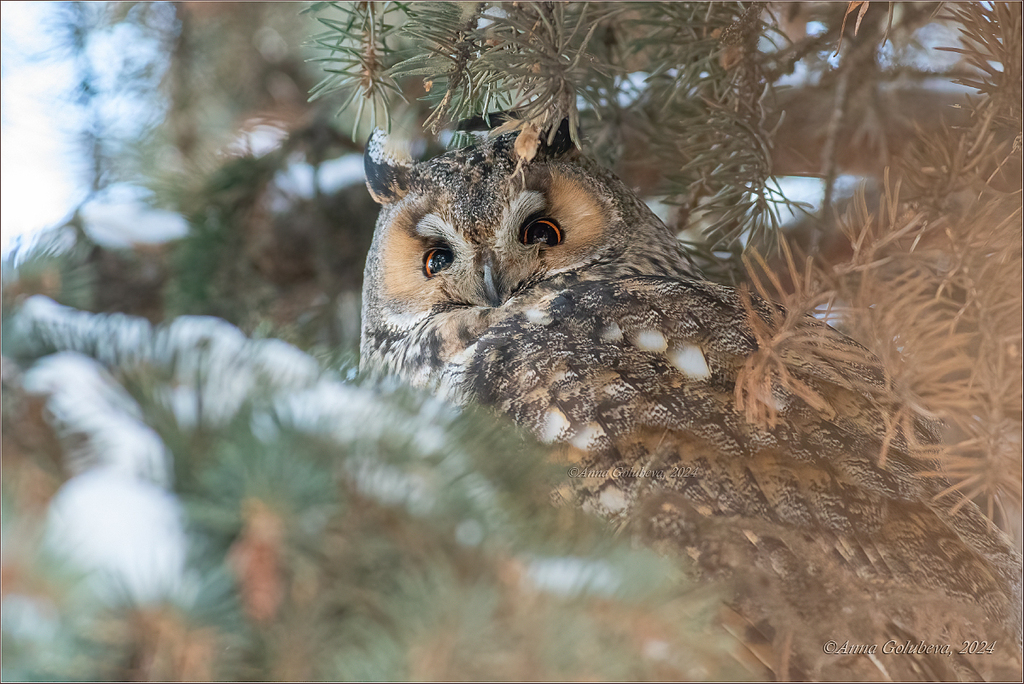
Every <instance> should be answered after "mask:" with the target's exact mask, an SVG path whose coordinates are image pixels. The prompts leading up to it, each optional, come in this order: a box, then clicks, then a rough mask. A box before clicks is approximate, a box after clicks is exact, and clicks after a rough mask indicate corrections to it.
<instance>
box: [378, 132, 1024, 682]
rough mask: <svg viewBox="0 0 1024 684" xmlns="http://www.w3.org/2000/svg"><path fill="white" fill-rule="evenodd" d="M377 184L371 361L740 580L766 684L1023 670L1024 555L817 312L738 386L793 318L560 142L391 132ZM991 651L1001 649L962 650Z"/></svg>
mask: <svg viewBox="0 0 1024 684" xmlns="http://www.w3.org/2000/svg"><path fill="white" fill-rule="evenodd" d="M365 167H366V177H367V187H368V188H369V190H370V193H371V195H372V196H373V198H374V199H375V200H376V201H377V202H378V203H379V204H380V205H381V209H380V214H379V218H378V221H377V225H376V230H375V234H374V237H373V243H372V247H371V249H370V253H369V255H368V258H367V262H366V270H365V275H364V290H363V309H362V338H361V364H362V366H363V368H364V369H370V370H373V371H376V372H384V373H392V374H397V375H399V376H401V377H403V378H405V379H406V380H408V381H409V382H410V383H412V384H413V385H416V386H420V387H429V388H431V389H433V390H434V391H437V392H439V393H441V394H443V395H444V396H446V397H448V398H450V399H451V400H453V401H456V402H460V403H468V402H475V403H478V404H483V405H486V406H489V407H492V408H493V409H494V410H496V411H498V412H501V413H504V414H507V415H509V416H511V417H512V418H513V419H514V420H515V421H517V422H518V423H519V424H521V425H523V426H525V427H526V428H528V429H529V430H530V431H532V432H533V433H534V434H535V435H536V437H537V438H539V439H540V440H542V441H544V442H547V443H550V444H552V445H554V446H553V449H554V452H555V454H556V455H555V456H554V457H555V458H558V459H561V460H562V461H564V463H565V464H566V473H567V477H566V482H565V484H564V486H563V487H562V488H561V489H560V490H559V496H560V497H561V498H563V499H567V500H571V501H572V502H574V503H575V504H576V505H579V506H582V507H583V508H584V509H586V510H589V511H593V512H594V513H596V514H597V515H600V516H602V517H604V518H605V519H607V520H608V522H609V524H611V525H613V526H615V527H617V528H619V529H620V530H624V531H626V532H627V533H629V534H631V535H634V538H636V539H638V540H641V541H643V542H644V543H647V544H649V545H652V546H654V547H655V548H657V549H659V550H660V551H662V552H664V553H666V554H674V555H677V556H678V557H679V558H680V559H681V560H682V561H683V562H684V564H685V566H686V567H688V568H691V569H692V572H693V574H694V577H695V580H696V581H708V582H713V583H715V585H716V586H719V587H727V591H728V592H729V593H728V596H730V597H731V598H730V600H729V602H728V607H727V608H723V613H722V616H721V621H722V624H723V626H724V628H725V629H727V630H729V631H730V632H732V633H733V634H734V635H736V637H737V639H738V643H740V644H741V645H742V646H740V647H738V649H739V650H740V651H742V653H743V654H744V655H743V657H745V658H748V659H749V660H750V662H751V663H753V665H752V666H753V667H755V671H756V672H757V673H758V674H760V675H762V676H775V677H779V678H812V679H821V678H826V679H847V678H849V679H881V680H888V679H907V678H909V679H957V678H966V679H977V678H979V677H984V678H991V677H999V676H1002V675H1001V674H1000V673H1004V672H1006V670H1002V669H1000V668H1006V667H1009V668H1010V669H1009V672H1013V671H1014V668H1015V667H1019V662H1020V639H1021V557H1020V554H1019V552H1018V551H1017V550H1016V549H1015V548H1014V547H1013V545H1012V544H1011V542H1010V541H1009V539H1008V538H1007V537H1006V536H1005V535H1003V534H1002V533H1001V532H1000V531H998V530H996V529H994V528H993V527H992V526H991V525H990V524H989V523H988V521H987V519H986V518H984V516H983V515H982V514H981V513H980V511H979V510H978V509H977V508H976V507H975V506H974V505H973V504H971V503H969V502H965V503H963V504H962V505H960V506H959V507H955V508H954V507H953V506H951V503H950V498H949V496H948V495H945V494H944V492H943V490H944V489H946V487H947V486H948V483H947V482H945V481H943V480H942V479H941V478H937V477H934V472H932V473H931V474H929V472H928V471H934V470H935V468H936V465H935V463H934V462H932V461H929V460H928V459H927V458H924V457H923V456H922V455H921V453H920V449H918V448H917V447H916V446H915V445H919V444H927V443H930V442H934V439H935V438H934V435H933V434H932V432H933V427H932V426H930V425H928V424H927V423H925V422H919V423H918V424H916V425H915V426H914V427H913V428H912V429H908V430H906V431H900V430H896V431H895V433H894V431H893V430H892V429H891V428H889V429H887V426H891V425H892V424H893V421H892V416H893V415H894V412H895V411H896V409H897V408H898V407H897V406H895V405H894V403H893V401H892V400H890V399H887V397H889V396H892V395H891V393H888V394H887V393H886V391H885V390H886V379H885V376H884V374H883V372H882V370H881V368H880V365H879V363H878V362H877V360H875V359H874V358H872V357H871V355H870V354H869V352H867V351H866V350H865V349H864V348H862V347H861V346H860V345H858V344H857V343H856V342H854V341H852V340H851V339H849V338H847V337H845V336H844V335H842V334H841V333H839V332H838V331H836V330H834V329H832V328H830V327H828V326H827V325H825V324H823V323H821V322H819V321H817V320H816V319H814V318H813V317H810V316H808V317H806V318H804V319H802V320H801V321H800V322H799V323H798V331H803V332H805V333H807V335H808V336H811V335H813V336H811V337H809V338H808V339H812V340H813V342H812V343H808V344H804V345H803V346H802V347H800V350H802V351H801V352H800V353H795V352H789V353H788V352H786V350H785V349H783V350H782V351H780V352H778V353H777V354H776V361H777V363H776V365H775V366H772V367H771V368H770V369H769V370H770V373H768V375H769V377H770V378H774V379H773V380H771V381H770V382H768V383H767V384H765V386H764V387H762V388H761V391H760V392H759V393H758V392H753V394H752V393H751V392H743V391H739V390H742V389H743V387H748V385H745V384H744V383H743V382H742V381H741V376H742V375H743V374H744V373H745V372H749V363H750V361H751V360H752V359H755V358H756V355H757V354H758V353H759V350H760V346H761V342H759V340H763V339H764V335H765V334H771V333H772V331H775V330H778V328H779V326H780V325H781V323H780V321H781V320H782V317H783V316H784V315H785V313H786V312H785V311H784V310H783V309H782V307H780V306H779V305H777V304H774V303H772V302H770V301H766V300H764V299H762V298H760V297H758V296H756V295H754V294H752V293H746V292H742V291H737V290H735V289H731V288H729V287H725V286H722V285H718V284H715V283H712V282H709V281H707V280H705V279H703V278H702V277H701V276H700V275H699V273H698V272H697V271H696V269H695V268H694V267H693V265H692V264H691V261H690V259H689V258H688V256H687V254H686V252H685V251H684V249H683V248H682V246H681V244H680V242H679V241H678V239H677V238H676V236H675V235H674V234H673V233H672V231H671V230H669V229H668V228H667V227H666V226H665V225H664V224H663V223H662V222H661V221H660V220H659V219H658V218H657V217H656V216H655V215H654V213H653V212H652V211H651V210H650V209H649V208H648V207H647V205H646V204H645V203H644V202H643V201H642V200H641V199H640V198H639V197H637V196H636V194H634V193H633V192H632V191H631V190H630V189H629V188H628V187H626V186H625V185H624V184H623V183H622V181H620V180H619V179H618V178H617V177H616V176H615V175H613V174H612V173H611V172H609V171H608V170H606V169H604V168H602V167H601V166H600V165H598V164H597V163H595V162H593V161H592V160H590V159H588V158H586V157H585V156H583V155H582V154H581V153H580V152H579V151H578V150H577V149H576V147H575V146H574V145H573V144H572V142H571V141H570V139H569V135H568V128H567V127H566V126H565V125H564V123H563V126H562V127H561V128H560V129H558V130H557V131H556V132H555V133H554V135H550V136H549V135H547V134H543V133H542V134H540V135H538V134H537V132H536V131H535V130H531V129H529V128H521V129H520V130H510V131H506V132H498V133H495V134H492V135H490V136H488V137H486V138H482V139H480V140H478V141H477V142H476V143H475V144H473V145H471V146H469V147H466V148H463V149H458V150H454V151H450V152H447V153H446V154H442V155H440V156H437V157H435V158H433V159H430V160H428V161H423V162H419V163H416V162H414V161H412V160H411V159H410V158H409V157H408V155H406V154H403V153H402V152H401V150H400V148H399V146H398V145H396V144H394V143H393V142H391V141H389V139H388V136H386V135H385V134H384V133H383V132H382V131H379V130H378V131H376V132H375V133H374V134H373V136H372V137H371V139H370V141H369V143H368V145H367V148H366V154H365ZM766 331H767V333H766ZM794 388H795V389H794ZM748 389H749V387H748ZM752 406H753V407H755V408H756V407H760V408H761V409H763V410H761V411H758V410H751V407H752ZM883 443H885V445H886V446H885V447H884V449H883ZM495 458H514V455H512V454H496V455H495ZM974 641H977V642H985V643H986V647H985V649H984V650H989V645H991V644H993V643H995V647H994V649H991V652H987V653H986V654H984V655H979V654H973V655H972V654H970V653H967V652H966V651H965V652H964V653H960V651H961V650H964V646H963V644H962V642H964V643H966V642H974ZM844 645H845V646H844ZM872 645H873V646H874V648H871V646H872ZM844 649H845V650H844ZM857 649H859V650H857ZM968 650H969V649H968ZM756 668H761V669H756ZM1017 672H1018V673H1019V670H1018V671H1017Z"/></svg>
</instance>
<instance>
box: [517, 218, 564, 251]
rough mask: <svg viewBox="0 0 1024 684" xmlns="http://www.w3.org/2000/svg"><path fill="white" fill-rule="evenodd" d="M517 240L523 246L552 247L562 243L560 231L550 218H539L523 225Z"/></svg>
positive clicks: (556, 223) (555, 222)
mask: <svg viewBox="0 0 1024 684" xmlns="http://www.w3.org/2000/svg"><path fill="white" fill-rule="evenodd" d="M519 239H520V240H522V242H523V244H524V245H540V244H543V245H547V246H548V247H554V246H555V245H557V244H560V243H561V242H562V229H561V228H559V227H558V222H557V221H555V219H552V218H539V219H533V220H532V221H527V222H526V223H524V224H523V232H522V233H520V236H519Z"/></svg>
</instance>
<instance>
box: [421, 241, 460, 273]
mask: <svg viewBox="0 0 1024 684" xmlns="http://www.w3.org/2000/svg"><path fill="white" fill-rule="evenodd" d="M453 261H455V255H454V254H452V250H450V249H448V248H447V247H435V248H434V249H428V250H427V253H426V254H425V255H424V256H423V273H424V275H426V276H427V277H428V278H433V277H434V276H436V275H437V274H438V273H440V272H441V271H443V270H444V269H446V268H448V267H449V266H451V265H452V262H453Z"/></svg>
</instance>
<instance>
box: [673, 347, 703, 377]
mask: <svg viewBox="0 0 1024 684" xmlns="http://www.w3.org/2000/svg"><path fill="white" fill-rule="evenodd" d="M668 360H669V361H671V362H672V365H673V366H675V367H676V368H678V369H679V370H681V371H682V372H683V373H684V374H685V375H687V376H688V377H690V378H693V379H694V380H703V379H705V378H707V377H709V376H710V375H711V369H710V368H708V362H707V359H705V358H704V352H703V351H701V349H700V347H698V346H697V345H694V344H684V345H683V346H681V347H675V348H673V349H672V351H670V352H669V353H668Z"/></svg>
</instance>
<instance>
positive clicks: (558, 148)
mask: <svg viewBox="0 0 1024 684" xmlns="http://www.w3.org/2000/svg"><path fill="white" fill-rule="evenodd" d="M455 128H456V130H459V131H490V132H491V135H501V134H502V133H508V132H509V131H520V132H521V133H522V132H525V133H526V136H525V138H522V139H520V140H519V142H518V148H517V149H516V152H517V154H519V156H520V157H523V158H526V159H527V161H529V160H532V159H534V158H535V157H536V156H537V155H540V157H541V158H544V159H554V158H558V157H562V156H565V155H568V154H571V153H573V152H575V151H576V144H575V142H574V141H573V136H572V134H573V130H572V128H571V126H570V124H569V119H568V118H565V119H562V121H561V122H560V123H559V125H558V127H557V128H545V129H543V130H538V129H537V128H535V127H533V126H532V125H531V124H529V123H528V122H527V121H525V120H524V119H523V118H522V116H521V113H520V112H518V111H507V112H491V113H489V114H484V115H482V116H473V117H470V118H468V119H463V120H462V121H460V122H459V123H458V125H457V126H456V127H455ZM524 153H525V154H524Z"/></svg>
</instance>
